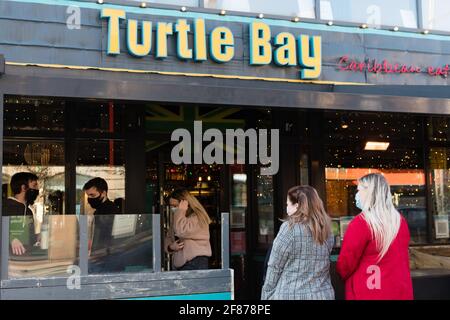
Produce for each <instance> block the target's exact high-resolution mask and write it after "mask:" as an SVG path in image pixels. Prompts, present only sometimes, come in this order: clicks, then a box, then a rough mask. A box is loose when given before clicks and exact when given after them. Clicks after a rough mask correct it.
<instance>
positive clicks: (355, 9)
mask: <svg viewBox="0 0 450 320" xmlns="http://www.w3.org/2000/svg"><path fill="white" fill-rule="evenodd" d="M320 18H321V19H322V20H334V21H348V22H355V23H365V24H367V25H368V26H371V27H380V26H381V25H388V26H401V27H406V28H417V8H416V1H415V0H398V1H389V0H361V1H354V0H320Z"/></svg>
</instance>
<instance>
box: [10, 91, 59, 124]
mask: <svg viewBox="0 0 450 320" xmlns="http://www.w3.org/2000/svg"><path fill="white" fill-rule="evenodd" d="M64 105H65V103H64V101H63V100H57V99H53V98H35V97H21V96H7V97H5V100H4V107H3V108H4V110H3V112H4V113H3V119H4V130H5V131H13V130H26V131H28V130H29V131H45V132H51V131H53V132H54V131H60V132H62V131H63V130H64Z"/></svg>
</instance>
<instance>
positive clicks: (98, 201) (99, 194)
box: [83, 177, 118, 216]
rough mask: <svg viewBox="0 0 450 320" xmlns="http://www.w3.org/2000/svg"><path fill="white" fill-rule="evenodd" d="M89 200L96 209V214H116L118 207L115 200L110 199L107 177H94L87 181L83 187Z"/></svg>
mask: <svg viewBox="0 0 450 320" xmlns="http://www.w3.org/2000/svg"><path fill="white" fill-rule="evenodd" d="M83 190H84V192H85V193H86V196H87V197H88V199H87V201H88V203H89V205H90V206H91V207H92V209H95V211H94V215H95V216H97V215H104V214H116V213H118V208H117V207H116V206H115V205H114V202H112V201H111V200H109V199H108V184H107V183H106V181H105V179H102V178H98V177H97V178H94V179H91V180H89V181H88V182H86V184H85V185H84V187H83Z"/></svg>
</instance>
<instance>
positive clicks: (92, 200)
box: [88, 196, 103, 209]
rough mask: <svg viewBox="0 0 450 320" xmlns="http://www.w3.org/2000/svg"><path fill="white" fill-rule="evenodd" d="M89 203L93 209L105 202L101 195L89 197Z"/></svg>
mask: <svg viewBox="0 0 450 320" xmlns="http://www.w3.org/2000/svg"><path fill="white" fill-rule="evenodd" d="M88 203H89V205H90V206H91V207H92V208H93V209H97V208H98V207H100V205H101V204H102V203H103V199H102V197H101V196H98V197H97V198H88Z"/></svg>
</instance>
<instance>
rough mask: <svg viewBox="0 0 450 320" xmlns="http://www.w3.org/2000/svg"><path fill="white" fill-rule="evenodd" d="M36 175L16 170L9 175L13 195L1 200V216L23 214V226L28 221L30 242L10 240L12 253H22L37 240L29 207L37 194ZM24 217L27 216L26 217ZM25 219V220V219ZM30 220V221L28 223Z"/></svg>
mask: <svg viewBox="0 0 450 320" xmlns="http://www.w3.org/2000/svg"><path fill="white" fill-rule="evenodd" d="M37 180H38V177H37V176H36V175H35V174H33V173H30V172H18V173H16V174H14V175H13V176H12V177H11V182H10V186H11V191H12V194H13V196H12V197H9V198H8V199H6V200H5V201H4V202H3V208H2V215H3V216H10V217H11V216H23V217H24V228H25V221H28V226H27V227H28V228H29V229H28V230H24V231H26V232H29V234H30V235H31V237H30V243H22V242H21V241H20V240H19V239H13V240H12V241H11V250H12V253H13V254H14V255H23V254H24V253H25V252H26V246H29V245H32V242H34V241H35V240H37V238H36V236H35V234H34V226H33V212H32V211H31V209H30V208H29V206H30V205H33V204H34V201H35V200H36V198H37V197H38V195H39V187H38V183H37ZM26 217H29V218H28V219H26ZM25 219H26V220H25ZM30 222H31V223H30Z"/></svg>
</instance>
